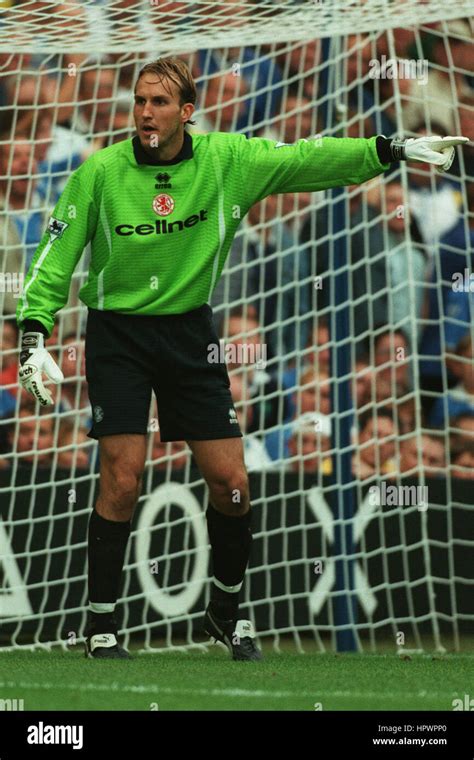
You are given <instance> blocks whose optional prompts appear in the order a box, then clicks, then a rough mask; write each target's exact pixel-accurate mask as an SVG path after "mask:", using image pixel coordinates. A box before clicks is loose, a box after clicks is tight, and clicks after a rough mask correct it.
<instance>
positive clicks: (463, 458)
mask: <svg viewBox="0 0 474 760" xmlns="http://www.w3.org/2000/svg"><path fill="white" fill-rule="evenodd" d="M464 468H466V469H464ZM452 474H453V477H455V478H463V479H464V480H474V452H472V451H463V452H462V453H461V454H460V455H459V456H458V457H457V458H456V466H453V469H452Z"/></svg>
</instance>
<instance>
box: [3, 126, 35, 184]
mask: <svg viewBox="0 0 474 760" xmlns="http://www.w3.org/2000/svg"><path fill="white" fill-rule="evenodd" d="M10 146H11V143H6V144H5V145H3V146H1V147H0V175H3V176H5V175H7V174H8V175H9V176H10V177H13V178H14V179H13V181H12V184H11V194H12V195H13V196H15V197H16V198H26V195H27V193H28V187H29V185H30V184H31V177H32V175H35V174H37V172H38V169H37V163H36V160H35V158H34V156H33V155H32V152H33V151H32V146H31V142H29V141H27V140H22V139H19V140H16V141H15V142H14V144H13V156H12V163H11V168H9V166H10V164H9V161H10V151H11V147H10Z"/></svg>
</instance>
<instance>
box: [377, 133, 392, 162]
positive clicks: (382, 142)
mask: <svg viewBox="0 0 474 760" xmlns="http://www.w3.org/2000/svg"><path fill="white" fill-rule="evenodd" d="M391 145H392V139H391V138H390V137H384V136H383V135H379V136H378V137H377V139H376V141H375V147H376V148H377V155H378V157H379V161H380V163H381V164H391V163H392V161H393V155H392V148H391Z"/></svg>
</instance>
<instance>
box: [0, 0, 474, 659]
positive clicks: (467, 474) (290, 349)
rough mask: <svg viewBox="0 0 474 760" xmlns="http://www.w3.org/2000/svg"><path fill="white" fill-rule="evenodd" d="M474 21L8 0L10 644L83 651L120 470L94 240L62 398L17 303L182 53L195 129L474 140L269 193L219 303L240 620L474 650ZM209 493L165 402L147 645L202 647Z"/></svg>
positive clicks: (146, 558)
mask: <svg viewBox="0 0 474 760" xmlns="http://www.w3.org/2000/svg"><path fill="white" fill-rule="evenodd" d="M473 15H474V3H473V2H472V0H456V2H451V3H446V2H444V1H443V2H442V1H441V0H424V2H421V1H420V0H405V1H403V0H397V2H395V1H394V0H393V1H392V0H365V1H364V0H299V1H298V0H293V1H292V0H279V1H278V2H271V1H270V0H263V1H262V2H257V1H255V2H247V1H245V0H227V2H226V1H225V0H220V2H214V1H211V0H196V2H185V1H184V0H181V1H180V2H167V1H166V0H156V1H154V0H149V2H145V1H143V2H141V1H139V0H109V1H108V2H104V1H102V0H83V2H72V0H65V2H61V3H56V2H46V1H45V0H42V1H40V2H33V1H27V2H23V1H18V2H13V1H12V2H9V0H3V2H1V1H0V31H1V37H0V265H1V269H0V307H1V309H0V310H1V315H0V318H1V329H0V334H1V341H2V345H1V368H0V446H1V448H0V579H1V589H0V622H1V626H0V646H2V647H13V648H17V647H26V646H36V647H41V646H52V645H61V646H62V647H64V648H68V647H73V646H74V645H75V644H77V643H80V641H81V636H82V634H83V630H84V623H85V617H86V611H87V607H88V599H87V563H86V535H87V522H88V518H89V515H90V512H91V510H92V508H93V505H94V503H95V500H96V498H97V494H98V486H99V472H100V460H99V452H98V444H97V441H94V440H92V439H90V438H88V437H87V432H88V430H89V429H90V426H91V422H92V420H91V408H90V404H89V400H88V395H87V384H86V381H85V368H84V333H85V321H86V317H87V309H86V307H85V306H84V304H83V303H82V302H81V301H80V299H79V297H78V293H79V290H80V288H81V287H82V285H83V284H84V282H85V281H86V279H87V272H88V267H89V263H90V251H89V250H88V249H87V248H86V249H85V251H84V253H83V256H82V258H81V261H80V263H79V265H78V266H77V268H76V270H75V272H74V275H73V278H72V282H71V289H70V294H69V300H68V303H67V306H66V307H65V308H64V309H62V310H61V311H60V312H59V313H58V314H57V317H56V324H55V328H54V332H53V333H52V335H51V337H50V338H49V339H48V341H47V347H48V349H49V350H50V351H51V352H52V354H53V356H54V358H55V359H56V361H57V362H58V363H59V364H60V366H61V368H62V370H63V373H64V376H65V381H64V383H62V384H61V385H60V386H54V387H53V388H52V391H53V395H54V399H55V404H54V407H53V406H52V407H46V408H40V406H39V404H37V403H35V402H34V401H32V397H31V396H28V394H26V393H24V392H20V389H19V387H18V380H17V365H18V345H19V335H18V328H17V324H16V319H15V314H16V309H17V305H18V298H19V296H20V294H21V292H22V288H23V283H24V279H25V275H26V273H27V271H28V269H29V267H30V264H31V261H32V259H33V256H34V253H35V250H36V247H37V245H38V243H39V240H40V238H41V236H42V234H43V232H44V229H45V227H46V224H47V222H48V219H49V217H50V215H51V212H52V210H53V208H54V206H55V204H56V202H57V200H58V198H59V197H60V195H61V192H62V190H63V188H64V186H65V183H66V181H67V179H68V178H69V176H70V174H71V172H72V171H74V170H75V169H76V168H77V167H78V166H80V165H81V163H82V162H83V161H84V160H85V159H86V158H87V157H88V156H90V155H91V154H92V153H93V152H95V151H97V150H100V149H102V148H104V147H106V146H108V145H111V144H112V143H115V142H117V141H119V140H124V139H129V138H130V137H132V136H133V134H134V127H133V118H132V92H133V86H134V83H135V80H136V77H137V74H138V71H139V70H140V68H141V67H142V66H143V65H144V63H145V62H147V61H150V60H152V59H154V58H157V57H160V56H166V55H176V56H179V57H180V58H182V59H183V60H184V61H186V63H187V64H188V65H189V67H190V69H191V71H192V74H193V76H194V78H195V80H196V83H197V89H198V103H197V111H196V113H195V121H196V124H195V125H194V126H190V127H187V129H188V130H189V132H190V133H191V134H193V133H202V132H209V131H225V132H242V133H243V134H245V135H246V136H247V137H248V138H249V139H252V138H255V137H258V138H264V139H267V140H272V141H275V142H279V143H282V144H283V145H285V144H293V143H295V142H296V141H297V140H300V139H312V140H315V141H316V143H315V151H316V150H317V146H318V141H320V140H321V138H322V139H324V137H325V136H333V137H354V138H358V137H366V138H367V137H371V136H372V135H376V134H384V135H386V136H405V137H412V136H417V135H421V134H424V133H429V134H441V135H457V134H463V135H465V136H467V137H469V138H470V139H471V142H470V143H469V144H468V145H466V147H465V148H464V149H463V150H462V151H459V152H458V153H457V156H456V159H455V162H454V164H453V166H452V167H451V169H450V170H449V172H448V173H446V174H444V175H441V174H438V173H436V172H435V171H434V170H432V169H431V168H430V167H429V166H428V165H424V164H411V165H400V164H394V165H393V166H392V169H391V170H390V171H388V172H386V173H385V174H384V175H382V176H381V177H380V178H377V179H376V180H373V181H371V182H368V183H365V184H364V185H362V186H348V187H345V188H344V189H337V190H332V191H323V192H314V193H303V192H301V193H295V194H282V195H275V196H269V197H268V198H266V199H265V200H263V201H262V202H260V203H259V204H256V205H255V206H254V207H252V209H251V210H250V211H249V213H248V215H247V217H246V218H245V219H243V220H242V221H241V224H240V226H239V229H238V232H237V235H236V237H235V240H234V242H233V245H232V248H231V251H230V254H229V257H228V260H227V264H226V267H225V269H224V272H223V275H222V278H221V279H220V281H219V282H218V283H217V286H216V288H215V290H214V293H213V295H212V299H211V305H212V307H213V311H214V321H215V324H216V327H217V329H218V332H219V336H220V339H221V344H220V351H221V353H222V355H223V357H224V360H225V361H226V362H227V366H228V370H229V374H230V380H231V390H232V394H233V398H234V402H235V408H236V411H237V415H238V418H239V422H240V425H241V428H242V430H243V432H244V434H245V437H244V452H245V461H246V465H247V469H248V471H249V477H250V488H251V502H252V508H253V533H254V544H253V550H252V558H251V562H250V566H249V569H248V572H247V576H246V581H245V583H244V587H243V590H242V604H241V610H242V613H243V616H244V617H249V618H250V619H252V620H253V621H254V622H255V624H256V627H257V630H258V631H259V635H260V636H261V637H262V639H263V640H266V641H269V642H271V644H272V645H273V646H274V647H275V649H277V650H278V649H280V648H281V647H283V646H287V645H288V642H289V643H290V644H291V645H292V646H294V647H296V648H297V650H298V651H305V650H306V649H308V648H311V647H313V648H314V647H316V648H317V649H319V650H321V651H324V650H327V649H333V648H334V649H339V650H351V649H356V650H359V651H366V650H369V651H398V652H406V651H409V650H419V651H423V650H442V649H443V648H444V649H463V648H464V649H466V648H469V647H472V630H473V623H474V611H473V607H472V593H473V585H474V574H473V563H472V552H473V549H474V507H473V504H474V499H473V479H474V363H473V337H474V330H473V325H474V319H473V298H474V295H473V294H474V274H473V271H474V270H473V260H472V256H473V242H474V214H473V209H474V192H473V188H474V168H473V156H474V147H473V143H472V140H473V139H474V52H473V51H474V46H473V44H472V39H473V31H474V30H473V26H472V18H473ZM315 171H316V169H315ZM228 204H229V209H231V199H228ZM229 213H231V211H229ZM158 405H159V399H158ZM207 501H208V494H207V492H206V486H205V483H204V482H203V480H202V478H201V475H200V473H199V471H198V470H197V468H196V466H195V463H194V462H193V460H192V457H191V454H190V451H189V449H187V447H186V444H185V443H184V442H175V443H162V442H161V441H160V433H159V418H158V408H157V405H156V402H155V400H153V403H152V405H151V407H150V420H149V429H148V435H147V462H146V469H145V473H144V477H143V490H142V495H141V497H140V500H139V503H138V505H137V509H136V514H135V517H134V520H133V523H132V536H131V539H130V543H129V546H128V550H127V555H126V563H125V570H124V575H123V583H122V586H121V593H120V600H119V605H118V618H119V621H120V626H121V633H122V634H124V635H125V645H126V646H127V645H129V644H130V643H132V644H133V643H135V642H136V643H137V644H138V645H139V646H140V647H141V648H143V649H145V650H147V651H150V650H156V651H161V650H169V649H173V648H177V647H206V646H207V638H206V637H205V636H204V635H203V634H202V632H201V629H200V622H201V619H202V614H203V610H204V607H205V604H206V602H207V595H208V590H209V584H210V579H211V577H212V567H210V549H209V545H208V537H207V530H206V523H205V517H204V511H205V508H206V505H207Z"/></svg>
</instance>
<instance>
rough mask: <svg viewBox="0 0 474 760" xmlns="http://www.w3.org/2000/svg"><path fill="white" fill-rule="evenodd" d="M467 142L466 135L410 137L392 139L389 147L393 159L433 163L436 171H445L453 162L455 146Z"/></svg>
mask: <svg viewBox="0 0 474 760" xmlns="http://www.w3.org/2000/svg"><path fill="white" fill-rule="evenodd" d="M467 142H469V138H468V137H435V136H431V137H428V136H427V137H410V138H409V139H408V140H392V143H391V145H390V147H391V150H392V156H393V161H400V160H406V161H423V162H424V163H427V164H434V166H435V167H436V171H438V172H446V171H448V169H449V168H450V167H451V164H452V163H453V160H454V148H455V146H456V145H464V143H467Z"/></svg>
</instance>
